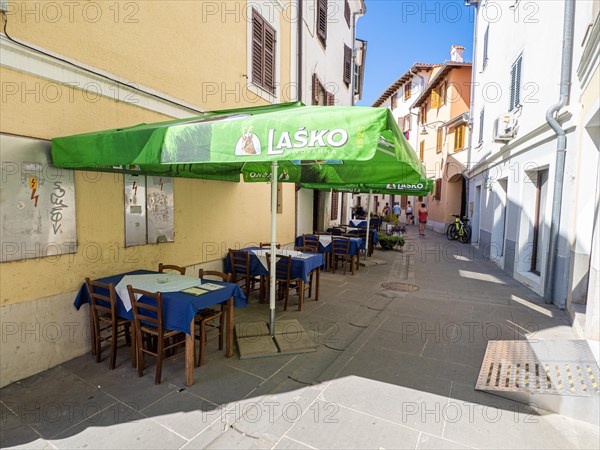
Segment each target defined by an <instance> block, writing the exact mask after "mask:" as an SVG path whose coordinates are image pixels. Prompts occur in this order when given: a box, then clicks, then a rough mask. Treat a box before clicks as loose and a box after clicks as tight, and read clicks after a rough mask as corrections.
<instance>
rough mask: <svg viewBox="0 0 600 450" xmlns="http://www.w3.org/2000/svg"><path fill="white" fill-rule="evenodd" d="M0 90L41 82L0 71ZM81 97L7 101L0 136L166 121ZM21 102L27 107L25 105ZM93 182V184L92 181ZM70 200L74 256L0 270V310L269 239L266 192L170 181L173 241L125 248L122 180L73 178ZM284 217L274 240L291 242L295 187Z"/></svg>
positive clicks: (287, 190) (247, 186) (264, 187)
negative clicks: (92, 281) (88, 282)
mask: <svg viewBox="0 0 600 450" xmlns="http://www.w3.org/2000/svg"><path fill="white" fill-rule="evenodd" d="M0 77H1V79H2V82H3V83H8V82H10V83H19V84H21V83H26V84H27V85H28V86H33V85H35V83H47V81H44V80H42V79H37V78H35V77H32V76H29V75H25V74H22V73H18V72H15V71H12V70H7V69H1V70H0ZM84 98H85V96H84V95H83V94H82V93H81V92H80V91H75V92H74V95H73V96H67V95H64V96H62V98H61V100H60V101H57V102H53V103H51V102H48V101H39V99H36V97H35V96H33V95H31V96H28V97H25V98H24V99H23V98H22V97H21V96H20V95H16V96H7V97H6V99H5V101H4V102H3V103H2V115H1V119H0V131H1V132H3V133H12V134H17V135H23V136H31V137H36V138H43V139H50V138H52V137H54V136H60V135H68V134H74V133H83V132H88V131H93V130H100V129H106V128H114V127H119V126H126V125H133V124H136V123H140V122H154V121H159V120H164V119H166V118H167V117H166V116H163V115H161V114H157V113H154V112H150V111H147V110H144V109H141V108H139V107H137V106H134V105H131V104H125V103H120V102H116V101H114V100H111V99H107V98H99V99H98V101H95V102H94V103H93V104H90V103H88V102H86V101H85V100H84ZM23 100H25V101H23ZM98 177H99V178H98ZM75 190H76V192H75V195H76V202H77V204H76V209H77V237H78V242H79V251H78V252H77V253H76V254H73V255H62V256H60V257H52V258H47V259H30V260H24V261H18V262H10V263H3V264H0V271H1V276H0V296H1V300H0V304H1V305H3V306H4V305H9V304H14V303H19V302H24V301H29V300H33V299H37V298H41V297H47V296H52V295H55V294H60V293H65V292H70V291H73V290H75V289H77V288H78V287H79V286H80V285H81V283H82V281H83V279H84V277H86V276H90V277H100V276H106V275H109V274H114V273H120V272H124V271H129V270H132V269H137V268H145V269H153V268H156V266H157V264H158V262H169V263H173V264H179V265H192V264H197V263H201V262H204V261H209V260H214V259H218V258H220V257H221V256H222V255H223V254H224V252H226V250H227V248H228V247H234V246H236V245H245V244H248V243H252V242H254V243H256V242H258V241H261V240H263V241H264V240H268V239H269V237H270V185H269V184H267V183H243V182H242V183H225V182H218V181H205V180H194V179H176V180H175V184H174V203H175V242H174V243H165V244H158V245H145V246H140V247H132V248H127V249H125V248H124V247H123V244H124V211H123V209H124V208H123V180H122V176H120V175H115V174H107V173H105V174H98V173H88V172H80V171H78V172H76V176H75ZM283 195H284V198H283V205H284V213H283V214H281V215H279V216H278V240H279V241H280V242H291V241H292V240H293V238H294V215H295V192H294V185H292V184H289V185H286V184H284V186H283Z"/></svg>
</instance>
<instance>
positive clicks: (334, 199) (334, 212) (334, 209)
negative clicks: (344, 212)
mask: <svg viewBox="0 0 600 450" xmlns="http://www.w3.org/2000/svg"><path fill="white" fill-rule="evenodd" d="M338 196H339V193H338V192H332V193H331V220H337V218H338Z"/></svg>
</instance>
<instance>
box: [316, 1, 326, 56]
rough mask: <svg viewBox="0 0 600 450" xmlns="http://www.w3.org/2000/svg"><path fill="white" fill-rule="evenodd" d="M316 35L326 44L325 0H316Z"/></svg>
mask: <svg viewBox="0 0 600 450" xmlns="http://www.w3.org/2000/svg"><path fill="white" fill-rule="evenodd" d="M317 36H319V40H320V41H321V43H322V44H323V45H327V0H317Z"/></svg>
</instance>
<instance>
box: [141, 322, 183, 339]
mask: <svg viewBox="0 0 600 450" xmlns="http://www.w3.org/2000/svg"><path fill="white" fill-rule="evenodd" d="M141 329H142V331H143V332H144V333H148V334H152V335H154V336H158V329H157V328H155V327H152V326H149V325H142V326H141ZM179 333H181V331H176V330H165V332H164V333H163V337H165V338H168V337H171V336H175V335H176V334H179Z"/></svg>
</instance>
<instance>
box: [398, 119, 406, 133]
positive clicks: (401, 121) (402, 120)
mask: <svg viewBox="0 0 600 450" xmlns="http://www.w3.org/2000/svg"><path fill="white" fill-rule="evenodd" d="M404 126H405V122H404V117H398V128H400V129H401V130H402V131H406V130H405V129H404Z"/></svg>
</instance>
